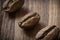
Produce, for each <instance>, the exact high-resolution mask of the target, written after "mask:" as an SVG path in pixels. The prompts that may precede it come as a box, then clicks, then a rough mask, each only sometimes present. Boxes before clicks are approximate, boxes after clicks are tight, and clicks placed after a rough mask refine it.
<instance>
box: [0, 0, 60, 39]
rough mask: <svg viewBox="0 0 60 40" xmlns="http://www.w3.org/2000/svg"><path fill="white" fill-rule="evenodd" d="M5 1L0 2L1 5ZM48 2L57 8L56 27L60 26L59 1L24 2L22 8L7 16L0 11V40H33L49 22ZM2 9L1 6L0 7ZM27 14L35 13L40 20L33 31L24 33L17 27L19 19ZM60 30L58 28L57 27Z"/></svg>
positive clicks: (32, 0) (36, 0) (39, 0)
mask: <svg viewBox="0 0 60 40" xmlns="http://www.w3.org/2000/svg"><path fill="white" fill-rule="evenodd" d="M4 1H5V0H0V3H1V4H3V2H4ZM50 1H52V2H53V4H54V5H56V6H57V9H56V8H55V10H58V12H57V15H58V17H57V23H58V24H57V25H58V27H59V26H60V19H59V18H60V0H25V3H24V5H23V7H22V8H21V9H20V10H19V11H18V12H17V13H12V14H8V13H5V12H2V11H1V10H0V39H1V40H35V35H36V33H37V32H38V31H39V30H40V29H42V28H44V27H46V26H47V25H48V22H49V11H50V9H49V5H50ZM0 9H2V5H1V6H0ZM29 12H37V13H38V14H39V15H40V17H41V19H40V21H39V23H38V24H37V25H36V26H35V28H34V29H33V30H30V31H28V30H27V31H25V30H23V29H22V28H20V27H19V26H18V22H19V21H20V20H21V17H22V16H24V15H26V14H27V13H29ZM59 28H60V27H59Z"/></svg>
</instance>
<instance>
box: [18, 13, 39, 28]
mask: <svg viewBox="0 0 60 40" xmlns="http://www.w3.org/2000/svg"><path fill="white" fill-rule="evenodd" d="M39 19H40V16H39V14H37V13H29V14H27V15H25V16H24V17H23V18H22V21H21V22H19V23H18V24H19V26H20V27H21V28H25V29H29V28H33V27H34V25H36V24H37V23H38V22H39Z"/></svg>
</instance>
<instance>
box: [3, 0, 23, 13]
mask: <svg viewBox="0 0 60 40" xmlns="http://www.w3.org/2000/svg"><path fill="white" fill-rule="evenodd" d="M23 4H24V0H6V1H5V2H4V4H3V10H4V11H5V12H14V11H16V10H18V9H20V8H21V7H22V6H23Z"/></svg>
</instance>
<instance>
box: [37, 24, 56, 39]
mask: <svg viewBox="0 0 60 40" xmlns="http://www.w3.org/2000/svg"><path fill="white" fill-rule="evenodd" d="M55 29H57V27H56V26H55V25H52V26H47V27H45V28H43V29H41V30H40V31H39V32H38V33H37V34H36V39H44V37H46V36H47V35H48V34H49V33H50V32H51V31H53V30H55ZM49 36H50V35H49ZM52 36H53V35H52ZM50 37H51V36H50Z"/></svg>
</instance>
